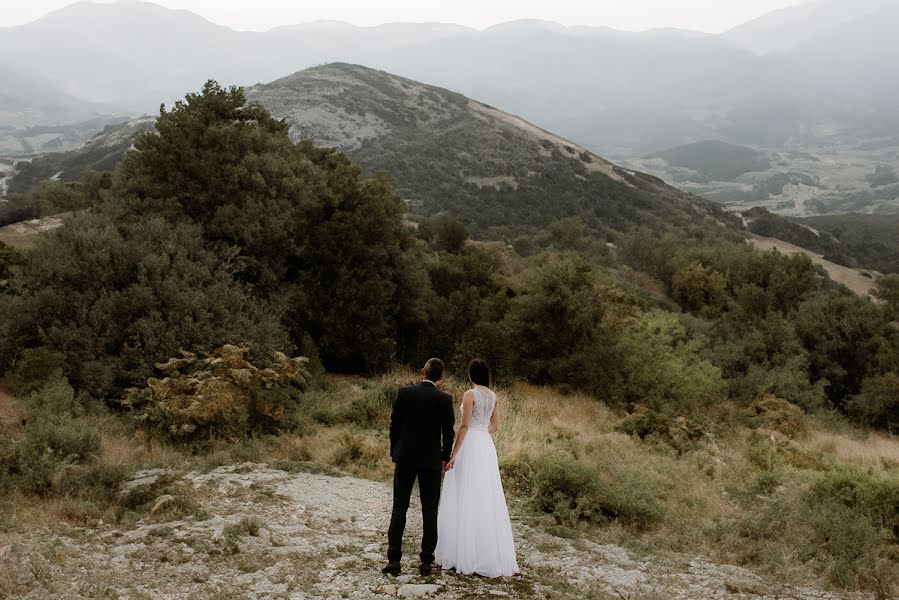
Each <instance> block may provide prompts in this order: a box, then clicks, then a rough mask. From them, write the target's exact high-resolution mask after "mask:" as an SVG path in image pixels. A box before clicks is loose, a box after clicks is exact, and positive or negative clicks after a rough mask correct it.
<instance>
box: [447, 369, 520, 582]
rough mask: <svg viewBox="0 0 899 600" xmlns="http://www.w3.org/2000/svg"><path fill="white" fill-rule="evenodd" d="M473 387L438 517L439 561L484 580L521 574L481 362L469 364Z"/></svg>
mask: <svg viewBox="0 0 899 600" xmlns="http://www.w3.org/2000/svg"><path fill="white" fill-rule="evenodd" d="M468 377H469V379H471V382H472V383H473V384H474V388H472V389H470V390H468V391H467V392H465V395H464V396H462V422H461V425H460V426H459V432H458V434H457V435H456V443H455V445H454V446H453V453H452V458H451V459H450V461H449V462H448V463H447V465H446V478H445V480H444V484H443V491H442V493H441V494H440V510H439V512H438V513H437V532H438V533H437V551H436V559H437V563H438V564H439V565H441V567H442V568H444V569H453V568H455V569H456V571H457V572H458V573H463V574H465V575H470V574H472V573H477V574H478V575H483V576H485V577H500V576H509V575H514V574H516V573H518V572H519V570H518V562H517V561H516V559H515V542H514V541H513V539H512V523H511V521H510V520H509V509H508V508H507V507H506V497H505V494H504V493H503V484H502V482H501V481H500V477H499V463H498V461H497V458H496V447H495V446H494V445H493V438H492V437H490V434H491V433H494V432H496V431H498V430H499V406H498V405H497V399H496V394H495V393H493V391H492V390H491V389H490V388H489V387H487V386H488V385H489V384H490V370H489V369H488V367H487V363H485V362H484V361H483V360H481V359H475V360H473V361H471V364H469V365H468Z"/></svg>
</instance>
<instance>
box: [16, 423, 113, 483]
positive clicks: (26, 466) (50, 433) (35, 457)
mask: <svg viewBox="0 0 899 600" xmlns="http://www.w3.org/2000/svg"><path fill="white" fill-rule="evenodd" d="M99 449H100V437H99V436H98V435H97V433H96V432H95V431H93V430H91V429H89V427H88V425H87V424H86V423H85V422H84V421H82V420H68V421H53V420H41V421H38V422H35V423H32V424H30V425H29V426H28V427H27V428H26V430H25V437H24V438H23V439H22V441H21V442H19V444H18V445H17V446H16V450H15V453H16V459H15V471H16V474H17V475H18V477H17V480H18V482H19V483H20V485H21V486H22V487H23V488H24V489H25V490H27V491H29V492H31V493H34V494H39V495H47V494H49V493H51V492H52V491H53V490H54V484H55V483H56V481H57V476H58V475H59V474H60V472H61V470H62V469H64V468H65V467H67V466H70V465H74V464H77V463H79V462H84V461H85V460H87V459H88V458H89V457H90V456H91V455H92V454H94V453H96V452H97V451H98V450H99Z"/></svg>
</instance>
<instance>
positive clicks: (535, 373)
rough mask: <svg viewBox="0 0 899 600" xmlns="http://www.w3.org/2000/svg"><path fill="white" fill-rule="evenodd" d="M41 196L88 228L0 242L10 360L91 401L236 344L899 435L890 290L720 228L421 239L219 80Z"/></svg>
mask: <svg viewBox="0 0 899 600" xmlns="http://www.w3.org/2000/svg"><path fill="white" fill-rule="evenodd" d="M553 160H556V159H553V158H552V157H550V159H549V163H548V164H552V161H553ZM630 183H631V185H632V186H634V187H635V188H636V189H638V190H639V189H640V186H644V185H645V186H650V183H651V182H649V181H644V180H642V179H640V178H638V177H636V176H634V177H632V180H631V182H630ZM566 185H567V180H562V181H560V182H559V186H560V187H559V194H564V193H565V192H564V188H565V186H566ZM491 189H493V188H491ZM608 192H609V195H608V196H606V195H603V194H599V195H596V196H594V200H595V202H596V203H597V206H599V207H600V208H602V211H601V212H602V214H603V215H605V216H608V217H609V218H612V219H613V220H612V221H611V222H610V223H609V224H610V225H611V226H612V227H613V228H616V229H617V228H618V227H619V226H620V224H619V223H617V222H616V221H615V220H614V218H615V217H614V214H615V212H616V211H618V212H619V213H621V216H622V219H624V220H623V221H621V223H624V222H625V221H628V220H630V219H631V217H634V218H637V217H639V211H638V212H635V213H634V214H633V215H630V216H627V215H624V213H626V212H628V211H632V210H635V207H631V206H629V205H628V203H627V202H622V201H620V200H616V199H615V198H614V197H613V196H614V193H613V192H614V190H613V189H611V188H610V189H609V190H608ZM491 193H492V192H491ZM496 193H497V194H498V196H497V200H501V198H500V196H503V195H504V194H507V193H511V190H505V191H503V190H496ZM649 194H650V191H649V187H647V189H646V190H645V194H644V193H643V192H640V194H638V195H637V196H638V197H639V198H644V199H648V198H649ZM36 196H37V197H38V198H39V199H40V202H41V203H42V204H43V205H44V206H45V207H47V208H46V209H47V210H56V211H59V210H62V211H78V212H77V214H75V215H74V216H73V217H71V218H70V219H69V220H68V221H67V222H66V225H65V227H63V228H62V229H61V230H59V231H58V232H55V233H53V234H51V235H47V236H46V237H43V238H42V239H41V240H40V241H39V243H38V244H37V246H36V247H35V248H34V249H33V250H30V251H28V252H27V253H23V254H21V255H20V254H18V253H16V254H13V253H11V252H8V251H4V250H3V249H2V248H0V284H2V285H3V288H2V289H0V304H2V305H0V365H2V367H3V368H9V367H10V366H12V365H14V364H16V361H19V362H21V360H22V357H23V356H28V355H29V352H30V353H34V352H37V351H38V350H37V349H42V350H41V351H46V352H50V353H51V354H50V355H51V356H54V357H58V360H59V364H60V365H61V367H62V369H63V371H64V374H65V376H66V377H68V380H69V381H70V382H71V384H72V385H73V386H74V388H75V389H76V390H78V391H79V392H85V393H88V394H91V395H93V396H95V397H99V398H104V399H107V400H115V399H117V398H120V397H121V395H122V392H123V390H124V389H126V388H129V387H132V386H136V385H140V384H142V383H143V382H144V381H145V380H146V379H147V377H149V376H150V375H151V374H152V373H153V365H154V363H159V362H161V361H165V360H167V359H168V358H170V357H172V356H176V355H178V354H179V353H180V352H182V351H189V352H197V353H209V352H211V351H212V350H214V349H215V348H220V347H222V346H224V345H226V344H239V345H246V346H247V347H249V348H251V349H252V352H253V355H252V359H253V360H254V361H256V362H258V363H259V364H263V361H265V360H266V359H267V358H270V357H271V356H272V355H273V352H274V351H281V352H285V353H287V354H289V355H294V354H295V353H296V352H297V350H298V349H300V350H302V352H303V353H304V354H310V355H314V354H316V353H320V356H319V357H316V356H310V358H312V359H313V360H312V363H310V364H312V365H318V364H319V363H318V362H317V360H319V359H320V360H321V364H323V365H324V367H326V368H328V369H331V370H339V371H349V372H372V371H378V370H381V369H384V368H387V367H389V366H390V365H391V364H393V363H395V362H397V361H399V362H406V363H418V362H420V361H422V360H423V359H425V358H427V357H429V356H432V355H439V356H443V357H445V358H446V359H447V360H448V361H449V362H450V364H451V366H452V367H453V368H454V369H457V370H461V369H462V368H463V367H464V365H465V364H466V362H467V360H468V359H470V358H471V357H472V356H473V355H481V356H483V357H484V358H486V359H487V360H488V361H490V362H491V364H492V365H493V366H494V370H495V375H496V376H497V379H499V380H501V381H502V380H509V379H512V378H524V379H528V380H530V381H534V382H537V383H543V384H550V385H557V386H560V387H562V388H563V389H582V390H587V391H590V392H593V393H595V394H597V395H598V396H599V397H602V398H604V399H606V400H607V401H609V402H610V403H613V404H617V405H619V406H623V407H627V408H634V407H636V406H638V405H642V407H644V408H642V409H641V410H649V411H652V414H655V415H666V416H667V417H674V416H679V415H697V414H701V412H702V410H701V409H702V408H703V407H706V406H708V405H709V404H710V403H714V402H716V401H718V400H721V399H724V398H726V397H728V396H729V397H732V398H734V399H737V400H739V401H742V402H745V403H747V404H748V403H750V402H752V401H753V400H756V399H758V398H759V397H762V396H765V395H770V394H773V395H776V396H778V397H780V398H783V399H785V400H789V401H791V402H794V403H797V404H800V405H801V406H803V407H805V408H807V409H817V408H822V407H832V408H835V409H838V410H841V411H845V412H846V413H847V414H851V415H853V416H855V417H857V418H858V419H860V420H862V421H865V422H868V423H873V424H878V425H882V426H886V427H891V426H893V424H894V422H895V419H896V418H897V415H896V411H897V407H896V402H895V400H894V396H895V393H893V392H894V391H895V382H896V377H897V373H899V331H897V329H896V327H895V325H894V324H891V323H890V321H891V319H893V318H895V303H893V302H892V300H891V298H892V296H891V295H890V294H891V290H892V287H891V280H889V279H887V280H885V281H884V284H883V286H881V287H882V290H881V291H880V292H878V293H880V294H882V295H883V297H884V299H885V300H886V302H885V303H883V304H875V303H873V302H871V301H870V300H867V299H862V298H859V297H856V296H853V295H851V294H850V293H848V292H847V291H845V290H843V289H841V288H839V287H838V286H836V285H835V284H833V283H832V282H830V280H829V279H827V278H826V276H825V275H824V274H822V273H821V272H819V271H818V270H817V269H816V268H815V267H814V265H813V264H812V263H811V261H809V260H808V259H807V258H804V257H786V256H783V255H780V254H777V253H761V252H757V251H754V250H752V249H750V248H749V247H746V246H744V245H742V244H737V243H733V242H731V241H724V240H722V239H721V236H720V235H714V236H711V237H709V238H708V239H707V240H706V241H702V236H701V235H697V231H699V230H698V229H694V226H695V227H698V225H699V223H700V221H701V220H702V218H704V217H698V220H697V221H696V223H692V224H691V226H690V227H689V228H688V229H690V234H689V236H688V237H687V236H685V237H675V236H674V235H669V236H663V237H660V236H659V233H658V231H660V230H662V229H664V228H662V227H658V223H649V226H650V230H651V231H653V233H648V232H647V233H642V232H637V233H634V234H631V235H630V236H628V237H626V238H623V237H622V238H621V239H622V240H623V243H622V244H621V245H620V247H619V246H611V247H608V246H607V244H606V238H604V237H602V236H601V235H600V236H597V235H596V234H597V232H601V231H603V228H604V227H605V226H606V225H605V224H604V223H603V222H602V221H601V220H600V221H596V219H597V215H598V214H600V213H592V214H588V215H586V216H581V215H572V214H570V213H569V214H568V215H560V218H559V219H558V220H556V221H555V222H550V223H546V222H544V223H540V224H539V225H540V227H541V229H540V232H539V234H538V235H537V236H536V237H535V238H533V240H532V243H531V245H530V246H528V247H527V248H524V246H527V244H525V242H527V241H528V240H525V239H524V238H523V239H522V240H520V241H521V244H515V245H514V248H517V249H519V250H522V248H523V249H524V250H525V251H522V252H520V253H519V252H516V251H515V250H514V249H513V248H512V247H510V246H508V245H506V244H504V243H491V242H473V241H470V240H468V237H469V231H468V229H467V227H466V225H464V224H463V222H460V220H457V218H456V217H455V216H454V215H452V214H447V213H441V212H439V211H436V210H434V211H432V212H431V213H430V214H429V215H428V216H427V218H422V219H421V220H420V222H419V223H418V224H417V226H416V225H414V224H412V223H410V222H409V221H407V220H406V219H405V216H404V211H405V206H404V203H403V202H402V201H401V200H400V198H399V197H398V195H397V194H396V193H395V191H394V187H393V184H392V182H391V181H390V180H388V179H387V178H386V177H384V176H373V177H365V176H363V175H362V173H361V171H360V170H359V169H358V168H357V167H356V166H354V165H353V164H352V163H351V162H350V161H349V160H348V159H347V158H346V157H344V156H343V155H341V154H339V153H337V152H334V151H330V150H323V149H318V148H315V147H313V146H312V145H310V144H308V143H301V144H294V143H292V142H291V141H290V139H289V137H288V134H287V126H286V125H285V124H284V123H281V122H279V121H277V120H275V119H273V118H272V117H271V116H270V115H269V114H268V113H267V112H265V110H263V109H261V108H259V107H257V106H248V105H247V104H246V102H245V98H244V96H243V92H242V91H241V90H239V89H236V88H232V89H224V88H222V87H220V86H218V85H217V84H215V83H214V82H210V83H209V84H207V86H206V87H205V88H204V89H203V90H202V92H201V93H198V94H191V95H188V96H187V98H186V99H185V100H184V101H182V102H178V103H176V105H175V106H174V107H173V108H172V109H171V110H165V109H163V110H162V111H161V114H160V118H159V119H158V121H157V124H156V131H155V132H151V133H146V134H144V135H142V136H141V137H140V138H139V140H138V142H137V143H136V146H135V149H134V150H133V151H131V152H129V153H128V154H127V155H126V156H125V159H124V160H123V161H122V162H121V163H120V165H119V166H118V168H117V169H116V171H115V172H114V174H113V175H112V176H111V177H110V176H109V175H102V174H95V173H89V174H87V175H86V176H85V177H84V178H83V181H81V182H79V183H66V184H62V183H60V184H47V185H45V186H43V187H41V188H39V190H38V192H37V195H36ZM647 201H649V200H647ZM655 201H659V202H661V201H662V200H658V199H657V200H655ZM485 206H487V207H488V208H489V206H490V204H489V203H488V204H486V205H485ZM497 206H498V205H497ZM603 207H605V208H603ZM435 208H436V207H435ZM491 210H492V209H491ZM463 212H464V214H463V215H460V216H461V217H463V219H462V220H463V221H470V220H471V219H474V218H475V216H474V214H475V213H474V212H471V211H468V212H465V211H463ZM588 221H589V222H588ZM592 221H596V222H595V223H594V222H592ZM488 222H489V219H488ZM531 225H533V226H534V227H536V226H537V225H538V223H537V222H536V221H535V222H534V223H532V224H531ZM644 274H645V275H644ZM646 275H648V276H650V277H651V278H653V280H655V281H656V282H658V283H653V282H652V281H650V280H649V279H648V278H647V276H646ZM659 286H660V287H661V289H659ZM673 307H677V308H680V309H682V311H683V312H678V311H672V310H671V309H672V308H673ZM316 368H320V367H316Z"/></svg>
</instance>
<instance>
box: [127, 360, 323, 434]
mask: <svg viewBox="0 0 899 600" xmlns="http://www.w3.org/2000/svg"><path fill="white" fill-rule="evenodd" d="M248 352H249V348H247V347H242V346H232V345H225V346H223V347H222V348H220V349H219V350H217V351H215V352H214V353H213V354H212V355H210V356H207V357H205V358H200V357H198V356H197V355H195V354H192V353H189V352H184V353H182V354H183V355H182V357H180V358H172V359H171V360H169V361H168V362H166V363H162V364H158V365H156V367H157V369H159V370H160V371H161V372H163V373H164V374H165V375H166V376H165V377H164V378H163V379H156V378H151V379H149V380H148V381H147V387H145V388H140V389H131V390H129V391H128V393H127V395H126V397H125V400H124V403H125V405H126V406H130V407H136V408H140V409H141V410H142V412H143V418H144V419H145V421H146V423H148V424H149V425H150V426H151V427H153V428H154V429H156V430H158V431H161V432H164V433H165V434H166V435H167V436H169V437H170V438H172V439H174V440H178V441H191V440H208V439H211V438H225V439H240V438H242V437H244V436H246V435H248V434H250V433H251V432H254V431H275V430H280V429H289V428H291V427H292V426H293V425H294V424H295V423H296V421H295V419H296V412H297V411H296V409H297V402H298V400H299V398H300V396H301V395H302V393H303V390H304V389H305V388H306V385H307V383H308V380H309V374H308V372H307V370H306V359H305V358H302V357H300V358H288V357H287V356H285V355H284V354H281V353H275V356H274V361H273V363H272V364H271V365H269V366H265V367H262V368H260V367H258V366H256V365H254V364H252V363H250V362H249V361H248V360H247V358H246V356H247V354H248Z"/></svg>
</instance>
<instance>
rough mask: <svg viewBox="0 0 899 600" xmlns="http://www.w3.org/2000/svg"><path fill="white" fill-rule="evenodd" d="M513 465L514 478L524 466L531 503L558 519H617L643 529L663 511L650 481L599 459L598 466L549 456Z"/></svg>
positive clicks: (565, 521) (569, 523)
mask: <svg viewBox="0 0 899 600" xmlns="http://www.w3.org/2000/svg"><path fill="white" fill-rule="evenodd" d="M515 469H517V470H518V471H519V474H518V476H517V477H518V479H519V481H521V477H522V475H521V470H522V469H524V470H525V472H527V475H525V480H526V481H527V484H526V485H527V486H528V488H529V489H528V490H527V491H528V492H529V495H530V498H531V503H532V505H533V507H534V508H535V509H536V510H538V511H540V512H544V513H547V514H551V515H553V517H555V519H556V521H557V522H558V523H559V524H561V525H567V526H574V525H577V523H579V522H594V523H601V522H607V521H618V522H621V523H623V524H625V525H628V526H631V527H634V528H636V529H645V528H648V527H651V526H652V525H654V524H655V523H657V522H658V521H659V520H660V519H661V518H662V515H663V509H662V506H661V504H660V503H659V500H658V493H657V490H656V487H655V484H654V483H653V482H652V481H650V479H649V478H648V476H647V475H646V474H645V473H641V472H640V471H638V470H635V469H627V468H624V467H612V466H610V465H605V466H604V467H603V468H602V469H603V470H601V469H600V468H599V467H591V466H588V465H586V464H584V463H581V462H577V461H573V460H570V459H557V458H551V457H545V458H540V459H536V460H529V461H526V462H525V463H524V465H518V466H516V467H513V470H515ZM515 477H516V476H515V475H513V479H514V478H515Z"/></svg>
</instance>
